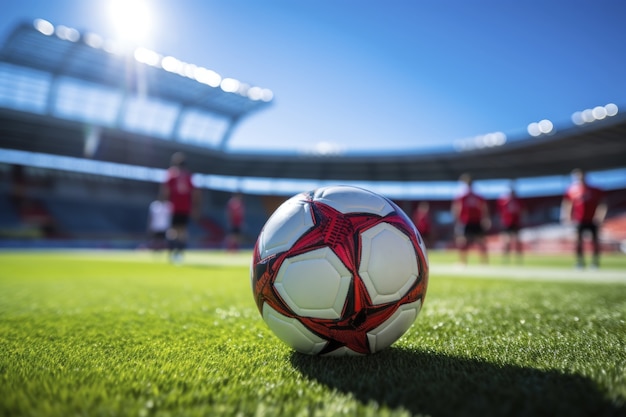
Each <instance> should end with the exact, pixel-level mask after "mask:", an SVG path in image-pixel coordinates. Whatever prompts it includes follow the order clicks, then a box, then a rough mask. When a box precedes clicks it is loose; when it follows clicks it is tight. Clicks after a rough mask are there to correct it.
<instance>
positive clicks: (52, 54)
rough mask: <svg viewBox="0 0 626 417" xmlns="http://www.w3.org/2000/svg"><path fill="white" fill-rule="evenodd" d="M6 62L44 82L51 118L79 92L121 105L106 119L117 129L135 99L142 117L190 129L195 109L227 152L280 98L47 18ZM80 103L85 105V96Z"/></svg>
mask: <svg viewBox="0 0 626 417" xmlns="http://www.w3.org/2000/svg"><path fill="white" fill-rule="evenodd" d="M0 62H5V63H7V64H12V65H15V66H18V67H23V68H30V69H32V70H33V72H31V76H33V77H37V76H39V81H40V83H41V84H43V86H42V88H47V89H48V94H49V95H50V97H48V102H47V103H46V104H45V108H44V109H43V111H44V112H45V113H48V114H51V113H54V110H55V109H52V108H50V107H51V106H50V103H51V102H52V101H53V100H55V99H58V97H52V96H53V95H55V94H56V95H59V94H60V92H62V91H67V90H68V89H72V88H74V90H80V89H82V90H83V92H84V91H87V92H90V93H91V95H92V96H94V99H96V98H97V99H99V101H100V105H101V106H102V107H107V106H108V107H107V108H106V109H100V111H104V112H105V113H106V110H107V109H108V108H110V107H112V106H116V108H117V111H116V112H115V114H114V116H115V117H114V118H113V117H112V118H111V119H110V120H100V122H105V123H104V124H106V125H109V126H113V127H116V126H118V124H119V119H120V117H122V115H121V113H123V112H128V111H129V106H128V105H126V106H125V105H124V104H127V101H125V102H123V101H124V100H128V99H130V100H133V101H132V104H134V105H135V107H137V106H138V104H137V103H138V102H141V101H143V102H147V105H143V109H141V110H140V111H143V112H146V111H148V110H147V109H146V108H150V107H151V108H152V109H157V111H158V110H160V111H161V114H163V113H165V114H166V115H168V116H169V117H168V118H169V119H172V120H171V124H172V126H179V125H180V124H182V123H183V121H182V119H183V118H184V117H185V116H186V115H188V112H186V110H189V109H193V110H195V111H196V113H198V112H200V113H201V114H203V115H205V116H206V115H207V114H210V115H211V116H212V117H213V118H214V119H215V120H216V121H217V124H219V125H220V126H219V128H218V129H217V130H219V133H220V135H219V136H220V137H219V138H218V139H219V140H218V141H217V142H218V146H219V147H221V148H223V147H224V146H225V143H226V141H227V140H228V136H229V134H230V132H231V131H232V128H233V126H234V125H235V124H236V123H237V122H238V121H239V120H240V119H241V118H242V117H244V116H245V115H247V114H249V113H251V112H254V111H257V110H259V109H262V108H264V107H266V106H267V105H268V104H270V102H271V101H272V98H273V94H272V92H271V91H270V90H268V89H265V88H261V87H257V86H250V85H248V84H246V83H243V82H240V81H238V80H235V79H233V78H222V77H221V76H220V75H219V74H217V73H216V72H215V71H212V70H210V69H207V68H204V67H200V66H198V65H195V64H189V63H185V62H183V61H180V60H178V59H177V58H174V57H172V56H162V55H160V54H158V53H156V52H154V51H151V50H148V49H146V48H130V47H128V46H124V45H123V44H120V43H115V42H113V41H108V40H105V39H103V38H102V37H100V36H99V35H96V34H93V33H88V32H87V33H80V32H79V31H78V30H76V29H73V28H69V27H67V26H62V25H59V26H56V27H55V26H53V25H52V24H51V23H50V22H47V21H45V20H42V19H37V20H35V21H34V23H32V24H31V23H27V22H24V23H22V24H19V25H17V26H16V27H15V29H14V30H13V31H12V32H11V33H10V34H9V35H8V37H7V39H6V41H5V42H4V44H3V46H2V48H1V49H0ZM44 74H45V75H44ZM68 80H71V81H72V84H69V81H68ZM46 82H47V83H48V84H47V85H46V84H45V83H46ZM68 84H69V86H68ZM81 84H82V85H81ZM103 87H104V88H106V89H107V90H105V91H103V90H102V88H103ZM30 93H31V94H33V93H37V91H30ZM115 93H117V95H116V94H115ZM96 96H97V97H96ZM118 96H119V98H118ZM73 98H74V100H75V101H79V100H78V99H79V97H73ZM139 105H140V104H139ZM168 110H169V112H168ZM153 111H154V110H153ZM109 112H114V110H109ZM155 118H159V116H155ZM197 118H198V117H196V119H197ZM196 123H197V122H196ZM214 129H215V128H214ZM164 130H165V129H164ZM147 133H150V132H147Z"/></svg>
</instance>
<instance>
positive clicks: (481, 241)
mask: <svg viewBox="0 0 626 417" xmlns="http://www.w3.org/2000/svg"><path fill="white" fill-rule="evenodd" d="M476 244H477V245H478V251H479V253H480V262H482V263H483V264H487V263H489V255H488V254H487V239H485V235H484V234H481V235H480V236H477V237H476Z"/></svg>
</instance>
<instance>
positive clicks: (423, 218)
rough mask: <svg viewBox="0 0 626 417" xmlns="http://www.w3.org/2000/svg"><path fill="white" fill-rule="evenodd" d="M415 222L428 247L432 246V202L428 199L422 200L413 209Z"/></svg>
mask: <svg viewBox="0 0 626 417" xmlns="http://www.w3.org/2000/svg"><path fill="white" fill-rule="evenodd" d="M413 223H414V224H415V227H417V230H418V231H419V232H420V236H422V239H423V240H424V244H425V245H426V247H427V248H430V247H431V246H432V220H431V217H430V204H429V203H428V201H422V202H420V203H419V204H418V205H417V207H416V208H415V210H414V211H413Z"/></svg>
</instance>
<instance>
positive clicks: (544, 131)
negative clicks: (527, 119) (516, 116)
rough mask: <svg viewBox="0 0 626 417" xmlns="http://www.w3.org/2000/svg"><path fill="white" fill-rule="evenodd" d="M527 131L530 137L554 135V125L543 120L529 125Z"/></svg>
mask: <svg viewBox="0 0 626 417" xmlns="http://www.w3.org/2000/svg"><path fill="white" fill-rule="evenodd" d="M527 130H528V133H529V134H530V136H535V137H536V136H541V135H548V134H552V133H554V124H553V123H552V122H551V121H550V120H548V119H543V120H541V121H540V122H533V123H531V124H529V125H528V128H527Z"/></svg>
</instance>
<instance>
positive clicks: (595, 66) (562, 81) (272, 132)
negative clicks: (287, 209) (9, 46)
mask: <svg viewBox="0 0 626 417" xmlns="http://www.w3.org/2000/svg"><path fill="white" fill-rule="evenodd" d="M132 1H133V0H127V4H128V3H130V2H132ZM109 3H110V1H105V0H57V1H44V0H40V1H35V0H22V1H14V0H9V1H8V2H7V1H5V2H3V5H2V13H0V36H1V37H2V39H4V37H5V36H6V34H7V33H8V32H9V30H10V29H11V27H12V26H13V25H14V24H16V23H17V22H18V21H20V20H31V19H33V18H37V17H40V18H43V19H46V20H49V21H50V22H52V23H53V24H64V25H67V26H71V27H74V28H76V29H79V30H87V31H92V32H95V33H98V34H101V35H103V36H105V37H112V38H113V37H115V36H116V32H115V30H114V25H113V22H112V18H111V16H110V13H109V11H108V4H109ZM148 3H149V5H150V7H151V9H150V12H149V13H150V15H151V19H150V22H151V23H152V26H153V27H152V31H151V32H152V36H149V37H147V38H145V39H144V40H143V41H142V42H141V43H142V45H145V46H147V47H149V48H151V49H153V50H155V51H157V52H159V53H161V54H165V55H172V56H175V57H177V58H179V59H180V60H183V61H185V62H190V63H194V64H198V65H201V66H205V67H207V68H210V69H213V70H215V71H216V72H218V73H219V74H221V75H222V76H224V77H233V78H237V79H239V80H241V81H244V82H248V83H250V84H253V85H258V86H261V87H266V88H269V89H271V90H272V91H273V92H274V98H275V99H274V103H273V105H272V106H270V107H269V108H267V109H264V110H262V111H260V112H258V113H256V114H254V115H251V116H250V117H249V118H247V119H245V120H243V121H242V123H241V124H240V125H239V126H238V127H237V129H236V130H235V131H234V133H233V135H232V137H231V141H230V148H231V149H232V150H246V149H256V150H270V151H274V150H299V149H302V148H306V149H311V148H314V147H315V146H317V145H318V144H320V143H329V144H333V145H336V146H338V147H339V148H341V149H343V150H345V151H371V150H375V151H379V152H382V151H397V150H403V149H407V148H410V149H415V148H431V147H438V146H444V145H449V144H452V143H453V142H454V141H455V140H459V139H463V138H468V137H472V136H476V135H482V134H487V133H490V132H496V131H502V132H504V133H506V134H507V136H509V137H515V136H519V135H525V134H526V133H525V132H526V127H527V125H528V124H529V123H531V122H537V121H539V120H542V119H549V120H552V121H553V122H554V123H555V125H557V126H559V125H562V124H565V125H568V124H571V120H570V117H571V114H572V113H573V112H575V111H578V110H584V109H586V108H593V107H595V106H599V105H605V104H607V103H615V104H617V105H618V106H620V108H621V107H625V108H626V77H625V76H624V75H625V74H626V57H625V56H624V54H623V45H625V44H626V26H625V25H624V24H623V17H624V16H626V3H624V2H623V1H621V0H597V1H593V2H591V1H582V0H568V1H567V2H565V1H540V0H525V1H512V0H511V1H506V0H490V1H481V0H477V1H466V0H457V1H452V0H441V1H419V0H412V1H411V0H405V1H398V0H388V1H372V0H268V1H257V0H220V1H216V0H152V1H148Z"/></svg>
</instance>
